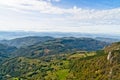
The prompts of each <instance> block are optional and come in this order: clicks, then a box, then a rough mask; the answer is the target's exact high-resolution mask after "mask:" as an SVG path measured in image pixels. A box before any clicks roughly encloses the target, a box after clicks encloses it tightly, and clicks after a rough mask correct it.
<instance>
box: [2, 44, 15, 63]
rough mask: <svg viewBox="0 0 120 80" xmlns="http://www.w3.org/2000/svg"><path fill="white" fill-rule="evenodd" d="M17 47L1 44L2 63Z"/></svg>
mask: <svg viewBox="0 0 120 80" xmlns="http://www.w3.org/2000/svg"><path fill="white" fill-rule="evenodd" d="M16 49H17V48H16V47H12V46H8V45H4V44H0V63H1V62H2V61H3V60H4V59H5V58H8V57H9V56H10V53H12V52H14V51H15V50H16Z"/></svg>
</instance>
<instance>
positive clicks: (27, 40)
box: [0, 36, 54, 48]
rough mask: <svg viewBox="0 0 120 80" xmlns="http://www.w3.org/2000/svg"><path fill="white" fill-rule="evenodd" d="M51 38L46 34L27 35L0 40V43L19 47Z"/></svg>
mask: <svg viewBox="0 0 120 80" xmlns="http://www.w3.org/2000/svg"><path fill="white" fill-rule="evenodd" d="M53 39H54V38H52V37H48V36H45V37H39V36H28V37H22V38H16V39H11V40H1V41H0V43H2V44H7V45H9V46H15V47H18V48H20V47H25V46H30V45H33V44H35V43H38V42H39V43H41V42H44V41H47V40H53Z"/></svg>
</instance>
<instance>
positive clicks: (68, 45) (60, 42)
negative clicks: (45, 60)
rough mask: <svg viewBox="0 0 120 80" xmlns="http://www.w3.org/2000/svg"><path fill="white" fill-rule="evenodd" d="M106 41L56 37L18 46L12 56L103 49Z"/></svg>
mask: <svg viewBox="0 0 120 80" xmlns="http://www.w3.org/2000/svg"><path fill="white" fill-rule="evenodd" d="M107 45H108V43H106V42H101V41H98V40H94V39H91V38H73V37H67V38H57V39H54V40H49V41H45V42H43V43H36V44H34V45H31V46H28V47H24V48H19V49H18V50H16V51H15V52H14V53H13V54H11V55H13V56H27V57H41V56H45V55H53V54H61V53H72V52H75V51H95V50H99V49H103V48H104V47H105V46H107Z"/></svg>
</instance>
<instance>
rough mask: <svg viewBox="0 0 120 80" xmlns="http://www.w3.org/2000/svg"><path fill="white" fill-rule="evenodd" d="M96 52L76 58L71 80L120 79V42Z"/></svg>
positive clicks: (72, 67)
mask: <svg viewBox="0 0 120 80" xmlns="http://www.w3.org/2000/svg"><path fill="white" fill-rule="evenodd" d="M96 54H97V55H95V56H92V57H86V58H83V59H79V60H76V61H75V62H74V63H73V64H72V65H73V66H71V75H72V77H69V80H120V68H119V67H120V44H119V43H113V44H112V45H110V46H108V47H106V48H105V49H104V51H98V52H97V53H96Z"/></svg>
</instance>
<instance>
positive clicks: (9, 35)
mask: <svg viewBox="0 0 120 80" xmlns="http://www.w3.org/2000/svg"><path fill="white" fill-rule="evenodd" d="M27 36H41V37H42V36H43V37H44V36H51V37H56V38H58V37H78V38H79V37H87V38H96V37H101V38H109V39H115V41H116V39H118V40H120V35H119V34H115V35H113V34H102V33H96V34H95V33H79V32H30V31H28V32H27V31H26V32H25V31H13V32H12V31H11V32H9V31H0V40H3V39H15V38H20V37H27Z"/></svg>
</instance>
